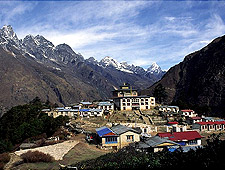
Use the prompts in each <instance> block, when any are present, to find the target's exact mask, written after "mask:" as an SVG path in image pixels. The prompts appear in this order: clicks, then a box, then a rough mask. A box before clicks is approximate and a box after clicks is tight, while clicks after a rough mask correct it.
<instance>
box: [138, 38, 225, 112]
mask: <svg viewBox="0 0 225 170" xmlns="http://www.w3.org/2000/svg"><path fill="white" fill-rule="evenodd" d="M160 83H161V84H162V85H163V86H164V87H165V88H166V91H167V93H168V99H167V101H168V103H170V102H172V101H183V102H185V103H188V104H192V105H199V106H209V107H210V108H211V109H212V111H211V114H217V115H223V116H225V115H224V111H225V105H224V103H225V36H222V37H219V38H217V39H215V40H213V41H212V42H211V43H210V44H209V45H207V46H206V47H204V48H202V49H201V50H199V51H197V52H194V53H192V54H189V55H188V56H186V57H185V59H184V61H182V62H181V63H179V64H178V65H175V66H174V67H172V68H171V69H170V70H169V71H168V72H167V73H166V74H165V76H164V77H163V78H162V79H161V80H160V81H159V82H157V83H156V84H154V85H153V86H151V87H150V88H148V89H146V90H144V91H143V92H142V93H144V94H149V93H152V92H153V90H154V88H155V87H156V86H157V85H158V84H160Z"/></svg>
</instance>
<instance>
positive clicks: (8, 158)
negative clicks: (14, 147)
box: [0, 153, 10, 163]
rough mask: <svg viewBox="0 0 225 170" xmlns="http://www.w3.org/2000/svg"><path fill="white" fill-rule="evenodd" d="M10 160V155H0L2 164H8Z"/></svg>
mask: <svg viewBox="0 0 225 170" xmlns="http://www.w3.org/2000/svg"><path fill="white" fill-rule="evenodd" d="M9 160H10V156H9V154H8V153H2V154H0V162H4V163H7V162H9Z"/></svg>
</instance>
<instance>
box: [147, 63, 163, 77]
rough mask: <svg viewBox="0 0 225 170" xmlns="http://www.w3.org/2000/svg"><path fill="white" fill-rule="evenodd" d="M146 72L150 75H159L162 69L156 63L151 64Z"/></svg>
mask: <svg viewBox="0 0 225 170" xmlns="http://www.w3.org/2000/svg"><path fill="white" fill-rule="evenodd" d="M147 72H150V73H151V74H160V73H161V72H162V69H161V67H160V66H159V65H158V64H157V63H156V62H153V63H152V65H151V66H150V67H149V68H148V69H147Z"/></svg>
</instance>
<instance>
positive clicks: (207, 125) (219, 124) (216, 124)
mask: <svg viewBox="0 0 225 170" xmlns="http://www.w3.org/2000/svg"><path fill="white" fill-rule="evenodd" d="M192 129H193V130H199V131H221V130H225V121H208V122H196V123H194V124H193V125H192Z"/></svg>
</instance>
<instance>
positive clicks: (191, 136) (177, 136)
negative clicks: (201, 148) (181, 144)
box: [157, 131, 202, 141]
mask: <svg viewBox="0 0 225 170" xmlns="http://www.w3.org/2000/svg"><path fill="white" fill-rule="evenodd" d="M157 135H158V136H159V137H161V138H165V137H167V138H169V139H170V140H172V141H185V140H195V139H200V138H202V136H201V135H200V134H199V133H198V132H197V131H185V132H173V133H170V132H165V133H158V134H157Z"/></svg>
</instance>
